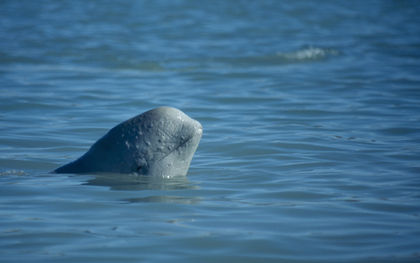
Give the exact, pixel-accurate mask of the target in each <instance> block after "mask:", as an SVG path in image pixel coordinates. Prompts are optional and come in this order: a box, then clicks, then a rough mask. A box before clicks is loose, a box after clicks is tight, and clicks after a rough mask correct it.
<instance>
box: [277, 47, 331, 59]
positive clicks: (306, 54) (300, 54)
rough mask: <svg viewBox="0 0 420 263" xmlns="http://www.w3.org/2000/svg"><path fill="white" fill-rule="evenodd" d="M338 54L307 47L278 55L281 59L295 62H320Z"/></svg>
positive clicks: (329, 50) (328, 50)
mask: <svg viewBox="0 0 420 263" xmlns="http://www.w3.org/2000/svg"><path fill="white" fill-rule="evenodd" d="M337 54H338V51H337V50H334V49H324V48H317V47H307V48H304V49H300V50H297V51H294V52H290V53H277V55H278V56H280V57H283V58H285V59H288V60H294V61H307V60H319V59H323V58H326V57H327V56H329V55H337Z"/></svg>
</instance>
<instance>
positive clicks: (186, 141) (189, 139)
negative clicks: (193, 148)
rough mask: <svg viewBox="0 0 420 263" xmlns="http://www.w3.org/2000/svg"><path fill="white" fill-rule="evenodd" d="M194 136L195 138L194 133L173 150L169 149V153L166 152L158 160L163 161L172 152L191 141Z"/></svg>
mask: <svg viewBox="0 0 420 263" xmlns="http://www.w3.org/2000/svg"><path fill="white" fill-rule="evenodd" d="M192 138H194V135H191V136H190V137H189V138H188V139H186V140H185V141H183V142H182V143H180V144H179V145H178V146H177V147H174V148H173V149H172V150H171V151H169V152H168V153H167V154H165V155H164V156H163V157H162V158H159V159H158V161H162V160H163V159H165V158H166V157H168V156H169V155H170V154H171V153H173V152H174V151H176V150H178V149H179V148H181V147H183V146H184V145H185V144H187V143H188V142H189V141H191V139H192Z"/></svg>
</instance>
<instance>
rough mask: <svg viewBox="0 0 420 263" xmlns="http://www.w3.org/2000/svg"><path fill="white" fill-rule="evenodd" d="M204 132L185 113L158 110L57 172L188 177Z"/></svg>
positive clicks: (114, 130)
mask: <svg viewBox="0 0 420 263" xmlns="http://www.w3.org/2000/svg"><path fill="white" fill-rule="evenodd" d="M202 133H203V128H202V126H201V124H200V123H199V122H198V121H196V120H194V119H192V118H190V117H188V116H187V115H186V114H185V113H183V112H182V111H180V110H178V109H175V108H171V107H159V108H155V109H152V110H149V111H147V112H145V113H142V114H140V115H138V116H136V117H133V118H131V119H129V120H127V121H125V122H122V123H120V124H119V125H117V126H115V127H114V128H112V129H111V130H110V131H109V132H108V133H107V134H105V135H104V136H103V137H102V138H100V139H99V140H98V141H96V142H95V143H94V144H93V145H92V146H91V147H90V149H89V150H88V151H87V152H86V153H85V154H84V155H83V156H81V157H80V158H79V159H77V160H75V161H73V162H71V163H68V164H66V165H64V166H61V167H59V168H57V169H56V170H55V171H54V172H55V173H123V174H124V173H137V174H141V175H151V176H161V177H172V176H174V175H186V174H187V172H188V168H189V166H190V163H191V159H192V157H193V155H194V153H195V151H196V149H197V147H198V143H199V142H200V139H201V135H202Z"/></svg>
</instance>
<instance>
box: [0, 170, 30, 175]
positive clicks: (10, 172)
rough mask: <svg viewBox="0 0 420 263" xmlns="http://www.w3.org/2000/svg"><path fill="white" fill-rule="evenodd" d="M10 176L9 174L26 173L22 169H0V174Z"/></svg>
mask: <svg viewBox="0 0 420 263" xmlns="http://www.w3.org/2000/svg"><path fill="white" fill-rule="evenodd" d="M8 175H9V176H10V175H16V176H21V175H26V173H25V172H24V171H22V170H5V171H0V176H8Z"/></svg>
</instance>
